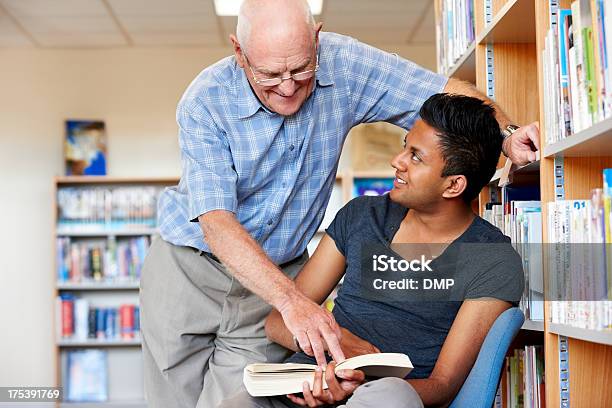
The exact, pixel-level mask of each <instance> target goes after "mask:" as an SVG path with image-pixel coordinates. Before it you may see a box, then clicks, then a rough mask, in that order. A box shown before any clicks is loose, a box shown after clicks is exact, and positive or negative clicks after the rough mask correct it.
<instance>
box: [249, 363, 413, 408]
mask: <svg viewBox="0 0 612 408" xmlns="http://www.w3.org/2000/svg"><path fill="white" fill-rule="evenodd" d="M316 367H317V366H316V365H315V364H295V363H280V364H265V363H264V364H249V365H247V366H246V367H245V368H244V372H243V382H244V386H245V387H246V389H247V391H248V393H249V394H250V395H252V396H254V397H263V396H272V395H286V394H294V393H300V392H302V384H303V383H304V381H308V383H309V384H310V386H311V387H312V384H313V381H314V375H315V368H316ZM413 368H414V367H413V366H412V362H411V361H410V358H408V356H407V355H405V354H401V353H377V354H364V355H361V356H356V357H351V358H348V359H346V360H344V361H343V362H341V363H339V364H338V365H336V368H335V371H336V372H337V371H339V370H344V369H352V370H362V371H363V372H364V373H365V375H366V376H370V377H397V378H405V377H406V376H407V375H408V374H409V373H410V371H411V370H412V369H413ZM323 388H327V384H326V383H325V378H323Z"/></svg>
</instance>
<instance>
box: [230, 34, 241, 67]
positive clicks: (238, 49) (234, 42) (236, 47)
mask: <svg viewBox="0 0 612 408" xmlns="http://www.w3.org/2000/svg"><path fill="white" fill-rule="evenodd" d="M229 38H230V41H231V42H232V47H233V48H234V54H235V55H236V63H237V64H238V66H239V67H240V68H244V59H243V58H242V47H241V46H240V43H239V42H238V38H236V36H235V35H234V34H230V36H229Z"/></svg>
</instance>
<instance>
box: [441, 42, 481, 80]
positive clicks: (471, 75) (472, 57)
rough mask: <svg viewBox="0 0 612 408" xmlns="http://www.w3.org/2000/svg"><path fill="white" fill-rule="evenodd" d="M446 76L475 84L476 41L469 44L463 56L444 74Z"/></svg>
mask: <svg viewBox="0 0 612 408" xmlns="http://www.w3.org/2000/svg"><path fill="white" fill-rule="evenodd" d="M446 76H448V77H455V78H459V79H462V80H464V81H467V82H471V83H475V82H476V41H474V42H473V43H472V44H470V46H469V47H468V48H467V50H466V51H465V53H464V54H463V56H462V57H461V58H459V59H458V60H457V62H456V63H455V65H453V66H452V67H451V68H450V69H449V70H448V71H447V72H446Z"/></svg>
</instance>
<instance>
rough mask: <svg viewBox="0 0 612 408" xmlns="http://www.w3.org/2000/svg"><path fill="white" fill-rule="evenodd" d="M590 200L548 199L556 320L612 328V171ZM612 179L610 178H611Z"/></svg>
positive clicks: (550, 256)
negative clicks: (611, 229)
mask: <svg viewBox="0 0 612 408" xmlns="http://www.w3.org/2000/svg"><path fill="white" fill-rule="evenodd" d="M603 176H604V187H605V188H604V189H594V190H593V191H592V193H591V198H590V199H584V200H558V201H555V202H551V203H548V217H549V219H548V223H549V231H548V240H549V242H551V243H554V244H557V245H556V246H555V247H554V248H551V249H550V254H549V255H548V260H549V262H550V271H551V273H550V277H551V280H550V281H549V288H550V291H551V294H550V297H551V299H552V300H553V301H552V302H551V322H552V323H559V324H567V325H570V326H575V327H579V328H584V329H592V330H602V329H606V328H612V298H611V297H612V290H611V287H610V284H611V282H612V279H611V276H610V273H611V272H610V265H612V263H611V260H612V256H611V255H612V253H611V252H612V251H610V244H612V239H611V237H610V234H609V230H610V228H609V226H610V216H611V214H610V202H611V201H612V191H611V190H610V187H609V184H608V182H612V169H604V171H603ZM606 180H608V181H606Z"/></svg>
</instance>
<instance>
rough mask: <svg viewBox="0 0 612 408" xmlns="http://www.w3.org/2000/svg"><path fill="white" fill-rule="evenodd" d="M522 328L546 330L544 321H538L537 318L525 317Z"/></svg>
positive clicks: (538, 330)
mask: <svg viewBox="0 0 612 408" xmlns="http://www.w3.org/2000/svg"><path fill="white" fill-rule="evenodd" d="M521 329H523V330H531V331H537V332H543V331H544V322H543V321H537V320H529V319H525V322H524V323H523V327H521Z"/></svg>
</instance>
